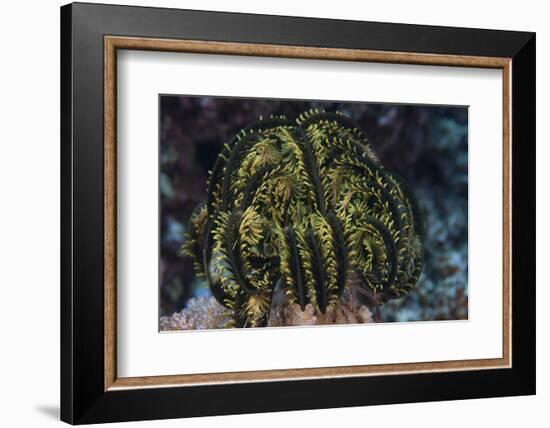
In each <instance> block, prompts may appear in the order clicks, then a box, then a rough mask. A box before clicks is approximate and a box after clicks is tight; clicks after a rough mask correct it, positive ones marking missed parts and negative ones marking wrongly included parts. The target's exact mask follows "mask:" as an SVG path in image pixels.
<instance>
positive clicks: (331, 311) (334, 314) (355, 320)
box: [160, 293, 374, 331]
mask: <svg viewBox="0 0 550 428" xmlns="http://www.w3.org/2000/svg"><path fill="white" fill-rule="evenodd" d="M229 318H230V313H229V312H228V311H227V309H226V308H225V307H224V306H222V305H221V304H220V303H218V301H217V300H216V299H215V298H214V297H210V298H206V297H199V298H192V299H189V302H188V305H187V306H186V307H185V308H184V309H182V310H181V311H180V312H176V313H174V314H172V315H171V316H162V317H161V318H160V330H161V331H179V330H203V329H220V328H225V326H226V325H227V323H228V321H229ZM372 322H374V320H373V314H372V313H371V311H370V309H369V308H368V307H367V306H365V305H362V304H360V303H359V302H358V301H357V300H355V299H354V298H353V297H352V296H351V294H349V293H344V295H343V296H342V298H340V299H339V300H338V301H337V302H336V303H335V304H334V305H331V306H330V307H329V308H327V310H326V311H325V313H321V312H320V311H319V310H317V309H315V308H314V307H313V305H312V304H311V303H308V304H307V305H306V306H305V308H304V310H302V308H301V307H300V305H298V304H293V305H289V304H288V303H287V302H285V303H283V304H280V305H274V306H272V308H271V311H270V314H269V318H268V322H267V326H268V327H283V326H303V325H325V324H366V323H372Z"/></svg>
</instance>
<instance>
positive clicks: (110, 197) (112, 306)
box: [104, 36, 512, 391]
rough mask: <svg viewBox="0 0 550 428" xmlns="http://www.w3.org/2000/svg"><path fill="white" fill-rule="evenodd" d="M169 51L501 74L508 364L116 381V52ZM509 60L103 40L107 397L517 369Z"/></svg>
mask: <svg viewBox="0 0 550 428" xmlns="http://www.w3.org/2000/svg"><path fill="white" fill-rule="evenodd" d="M118 49H129V50H146V51H165V52H166V51H168V52H181V53H202V54H213V55H216V54H218V55H244V56H263V57H279V58H301V59H323V60H338V61H360V62H379V63H397V64H418V65H440V66H456V67H476V68H493V69H501V70H502V81H503V87H502V91H503V92H502V93H503V112H502V114H503V116H502V119H503V122H502V125H503V135H502V138H503V159H502V162H503V177H502V178H503V218H502V221H503V254H502V256H503V308H502V314H503V323H502V335H503V341H502V343H503V349H502V358H493V359H475V360H458V361H435V362H422V363H404V364H378V365H360V366H345V367H324V368H305V369H284V370H262V371H247V372H228V373H205V374H189V375H171V376H147V377H127V378H119V377H117V374H116V373H117V368H116V224H117V219H116V177H117V170H116V152H117V151H116V123H117V122H116V120H117V119H116V84H117V83H116V82H117V71H116V68H117V56H116V53H117V50H118ZM511 65H512V60H511V58H498V57H478V56H460V55H438V54H419V53H408V52H385V51H384V52H383V51H369V50H359V49H334V48H319V47H301V46H282V45H266V44H248V43H228V42H211V41H196V40H169V39H155V38H137V37H119V36H105V37H104V233H105V235H104V328H105V336H104V390H105V391H107V390H111V389H128V388H144V387H148V388H151V387H165V386H176V385H177V386H192V385H204V384H219V383H237V382H261V381H272V380H277V381H281V380H297V379H310V378H337V377H358V376H369V375H382V374H384V375H392V374H405V373H421V372H442V371H458V370H472V369H476V370H480V369H496V368H509V367H511V361H512V355H511V352H512V351H511V346H512V345H511V343H512V342H511V340H512V311H511V291H512V290H511V276H512V266H511V248H512V247H511V245H512V242H511V239H512V235H511V227H512V225H511V220H512V217H511V210H512V204H511V194H512V188H511V186H512V165H511V123H512V121H511V115H512V109H511V82H512V71H511V70H512V67H511Z"/></svg>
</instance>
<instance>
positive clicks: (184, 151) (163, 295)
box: [159, 95, 468, 322]
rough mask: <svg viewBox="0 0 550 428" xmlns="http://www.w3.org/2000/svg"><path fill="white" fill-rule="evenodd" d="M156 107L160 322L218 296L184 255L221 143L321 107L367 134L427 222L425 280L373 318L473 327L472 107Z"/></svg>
mask: <svg viewBox="0 0 550 428" xmlns="http://www.w3.org/2000/svg"><path fill="white" fill-rule="evenodd" d="M160 103H161V106H160V121H161V122H160V133H161V135H160V139H161V144H160V198H161V210H160V232H161V235H160V257H161V260H160V290H159V291H160V313H161V315H163V316H171V314H173V313H179V312H181V311H182V309H183V310H185V309H184V308H186V307H188V306H189V305H191V304H192V302H194V301H196V300H197V299H200V298H202V297H206V298H209V297H211V296H212V293H211V291H210V289H209V288H208V286H207V284H206V282H205V281H204V278H199V277H197V276H196V275H195V272H194V269H193V264H192V260H191V259H190V258H187V257H182V256H181V254H180V247H181V245H182V243H183V236H184V232H186V231H188V225H187V222H188V219H189V217H190V215H191V213H192V211H193V209H194V208H195V207H196V205H197V204H198V203H199V202H201V201H203V200H204V199H205V198H206V197H207V194H206V187H205V185H204V183H205V182H206V180H207V179H208V171H209V170H211V169H212V168H213V165H214V163H215V161H216V157H217V154H218V153H219V152H220V151H221V150H223V144H224V143H225V142H227V141H229V139H230V138H231V137H232V136H233V135H235V134H236V133H238V132H239V130H241V129H242V128H243V127H245V126H247V125H248V124H250V123H252V122H254V121H256V120H257V118H258V117H259V116H260V115H263V116H264V117H269V116H271V115H285V116H286V117H297V116H298V115H299V114H300V113H301V112H302V111H305V110H308V109H311V108H322V109H325V110H327V111H341V112H342V113H343V114H344V115H345V116H347V117H349V118H350V119H351V120H352V121H353V122H354V123H355V124H357V126H359V127H360V128H361V129H364V130H368V137H369V140H370V144H371V146H372V148H373V150H374V151H375V152H376V156H377V157H378V159H379V160H380V162H381V163H382V165H384V167H385V168H386V169H388V170H390V171H395V172H397V173H399V174H400V175H401V176H402V177H404V179H405V180H406V182H407V183H408V184H409V186H410V187H411V188H412V189H414V193H415V196H416V198H417V200H418V204H419V207H420V211H421V212H422V216H423V217H424V224H425V235H424V238H423V247H424V267H423V272H422V275H421V276H420V278H419V280H418V281H417V284H416V286H415V288H414V290H413V292H410V293H408V294H406V295H405V296H403V297H401V298H398V299H393V300H390V301H388V302H387V303H385V304H384V305H383V306H382V307H381V308H380V314H379V316H377V317H375V318H376V319H377V320H380V321H383V322H394V321H400V322H404V321H423V320H439V319H445V320H454V319H467V317H468V109H467V108H465V107H461V106H455V107H453V106H434V105H406V104H387V103H382V104H380V103H363V102H361V103H346V102H335V101H307V100H292V101H289V100H282V99H259V98H227V97H210V96H182V95H163V96H162V97H161V99H160ZM212 124H215V126H212ZM219 306H221V305H219Z"/></svg>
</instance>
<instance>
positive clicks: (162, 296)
mask: <svg viewBox="0 0 550 428" xmlns="http://www.w3.org/2000/svg"><path fill="white" fill-rule="evenodd" d="M61 106H62V107H61V132H62V135H61V168H62V169H61V196H62V206H61V214H62V218H61V225H62V228H61V229H62V234H61V252H62V254H61V255H62V257H61V259H62V262H61V273H62V275H61V276H62V281H61V418H62V420H64V421H66V422H69V423H71V424H84V423H98V422H115V421H129V420H144V419H162V418H177V417H189V416H201V415H222V414H231V413H249V412H269V411H281V410H298V409H313V408H327V407H343V406H362V405H373V404H389V403H405V402H417V401H435V400H451V399H465V398H478V397H496V396H510V395H527V394H534V393H535V257H534V255H535V222H534V220H535V209H534V208H535V196H534V194H535V184H534V183H535V181H534V180H535V35H534V34H533V33H526V32H510V31H495V30H481V29H465V28H447V27H433V26H430V27H428V26H417V25H406V24H390V23H372V22H356V21H338V20H327V19H313V18H296V17H282V16H266V15H248V14H233V13H219V12H205V11H190V10H175V9H156V8H140V7H128V6H108V5H92V4H78V3H76V4H70V5H67V6H64V7H62V8H61Z"/></svg>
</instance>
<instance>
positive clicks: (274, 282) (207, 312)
mask: <svg viewBox="0 0 550 428" xmlns="http://www.w3.org/2000/svg"><path fill="white" fill-rule="evenodd" d="M159 121H160V123H159V127H160V128H159V140H160V141H159V144H160V147H159V194H160V197H159V201H160V211H159V214H160V225H159V230H160V239H159V245H160V260H159V287H160V289H159V305H160V307H159V314H160V319H159V329H160V330H161V331H178V330H199V329H222V328H251V327H282V326H305V325H326V324H360V323H380V322H408V321H438V320H465V319H468V108H467V107H464V106H431V105H412V104H386V103H369V102H341V101H309V100H283V99H260V98H229V97H215V96H185V95H159Z"/></svg>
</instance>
